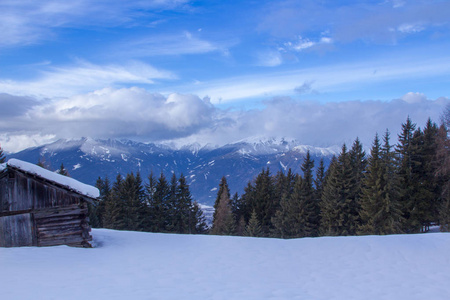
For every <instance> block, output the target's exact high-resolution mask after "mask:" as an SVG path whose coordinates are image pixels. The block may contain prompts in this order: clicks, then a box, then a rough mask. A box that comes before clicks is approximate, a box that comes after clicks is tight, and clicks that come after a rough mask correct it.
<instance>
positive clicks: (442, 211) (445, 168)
mask: <svg viewBox="0 0 450 300" xmlns="http://www.w3.org/2000/svg"><path fill="white" fill-rule="evenodd" d="M446 112H447V115H445V114H444V118H443V121H444V122H443V123H442V125H441V126H440V128H439V132H438V137H437V149H436V165H437V166H438V167H437V169H436V173H435V175H436V178H437V181H438V182H439V184H440V185H441V187H442V189H441V197H440V199H441V200H440V206H439V223H440V230H441V231H445V232H448V231H450V139H449V131H448V127H447V126H446V124H448V125H450V105H449V106H448V109H447V111H446ZM445 120H447V122H445Z"/></svg>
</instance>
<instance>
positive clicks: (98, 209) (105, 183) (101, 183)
mask: <svg viewBox="0 0 450 300" xmlns="http://www.w3.org/2000/svg"><path fill="white" fill-rule="evenodd" d="M95 186H96V187H97V188H98V190H99V192H100V197H99V199H98V201H97V203H96V205H90V206H91V211H92V212H93V213H95V215H96V216H95V217H94V216H92V218H94V219H96V220H97V221H96V222H98V223H95V224H96V226H97V227H98V228H103V227H104V224H103V218H104V215H105V213H106V203H107V202H108V201H109V198H110V197H111V183H110V181H109V178H108V176H105V179H102V178H101V177H99V178H98V179H97V182H96V184H95ZM89 219H91V216H89ZM91 226H92V227H94V228H95V227H96V226H94V225H93V223H92V222H91Z"/></svg>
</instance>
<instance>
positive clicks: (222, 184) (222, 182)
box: [213, 176, 230, 223]
mask: <svg viewBox="0 0 450 300" xmlns="http://www.w3.org/2000/svg"><path fill="white" fill-rule="evenodd" d="M224 191H226V195H227V197H228V199H230V189H229V188H228V182H227V178H226V177H225V176H223V177H222V179H221V180H220V183H219V190H218V191H217V197H216V201H215V202H214V214H213V220H215V219H216V214H217V211H218V205H219V203H220V197H222V194H223V192H224ZM213 223H214V221H213Z"/></svg>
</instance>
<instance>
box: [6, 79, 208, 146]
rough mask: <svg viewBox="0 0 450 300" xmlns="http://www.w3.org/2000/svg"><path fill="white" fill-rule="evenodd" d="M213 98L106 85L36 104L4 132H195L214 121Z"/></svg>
mask: <svg viewBox="0 0 450 300" xmlns="http://www.w3.org/2000/svg"><path fill="white" fill-rule="evenodd" d="M214 111H215V110H214V107H213V106H212V105H211V104H210V103H209V99H200V98H198V97H197V96H193V95H181V94H171V95H169V96H168V97H164V96H162V95H161V94H153V93H149V92H148V91H146V90H144V89H141V88H136V87H134V88H124V89H111V88H106V89H102V90H98V91H95V92H93V93H89V94H82V95H77V96H73V97H70V98H66V99H55V100H52V101H48V102H45V103H41V104H40V105H35V106H33V107H31V108H30V109H28V110H27V111H26V112H23V113H22V115H20V116H16V117H14V118H10V119H9V122H8V123H13V124H14V127H11V124H6V123H0V132H2V131H3V132H9V134H8V136H18V135H21V134H23V132H28V133H32V134H36V132H38V133H40V134H41V135H44V136H45V137H47V136H48V135H56V136H58V137H66V138H72V137H82V136H92V137H105V138H108V137H146V138H148V139H152V140H160V139H167V138H173V137H180V136H186V135H191V134H193V133H194V132H196V131H197V130H199V129H200V128H204V127H207V126H209V125H210V124H211V123H212V118H213V114H214Z"/></svg>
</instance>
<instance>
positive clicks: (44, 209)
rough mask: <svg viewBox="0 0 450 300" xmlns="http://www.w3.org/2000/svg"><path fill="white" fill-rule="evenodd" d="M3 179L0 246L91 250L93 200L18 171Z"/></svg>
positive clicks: (0, 192) (14, 170)
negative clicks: (69, 246)
mask: <svg viewBox="0 0 450 300" xmlns="http://www.w3.org/2000/svg"><path fill="white" fill-rule="evenodd" d="M0 175H1V176H0V246H6V247H11V246H32V245H37V246H54V245H71V246H77V247H90V246H91V245H90V243H89V241H91V240H92V236H91V235H90V234H89V232H90V231H91V228H90V226H89V218H88V217H87V215H88V209H87V203H86V201H92V199H90V198H86V197H85V196H83V195H80V194H78V193H75V192H74V191H72V190H70V189H66V188H65V187H63V186H61V185H58V184H55V183H54V182H50V181H48V180H46V179H43V178H40V177H39V176H35V175H34V174H28V173H26V172H22V171H21V170H18V169H11V170H9V172H7V173H5V172H3V173H1V174H0Z"/></svg>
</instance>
